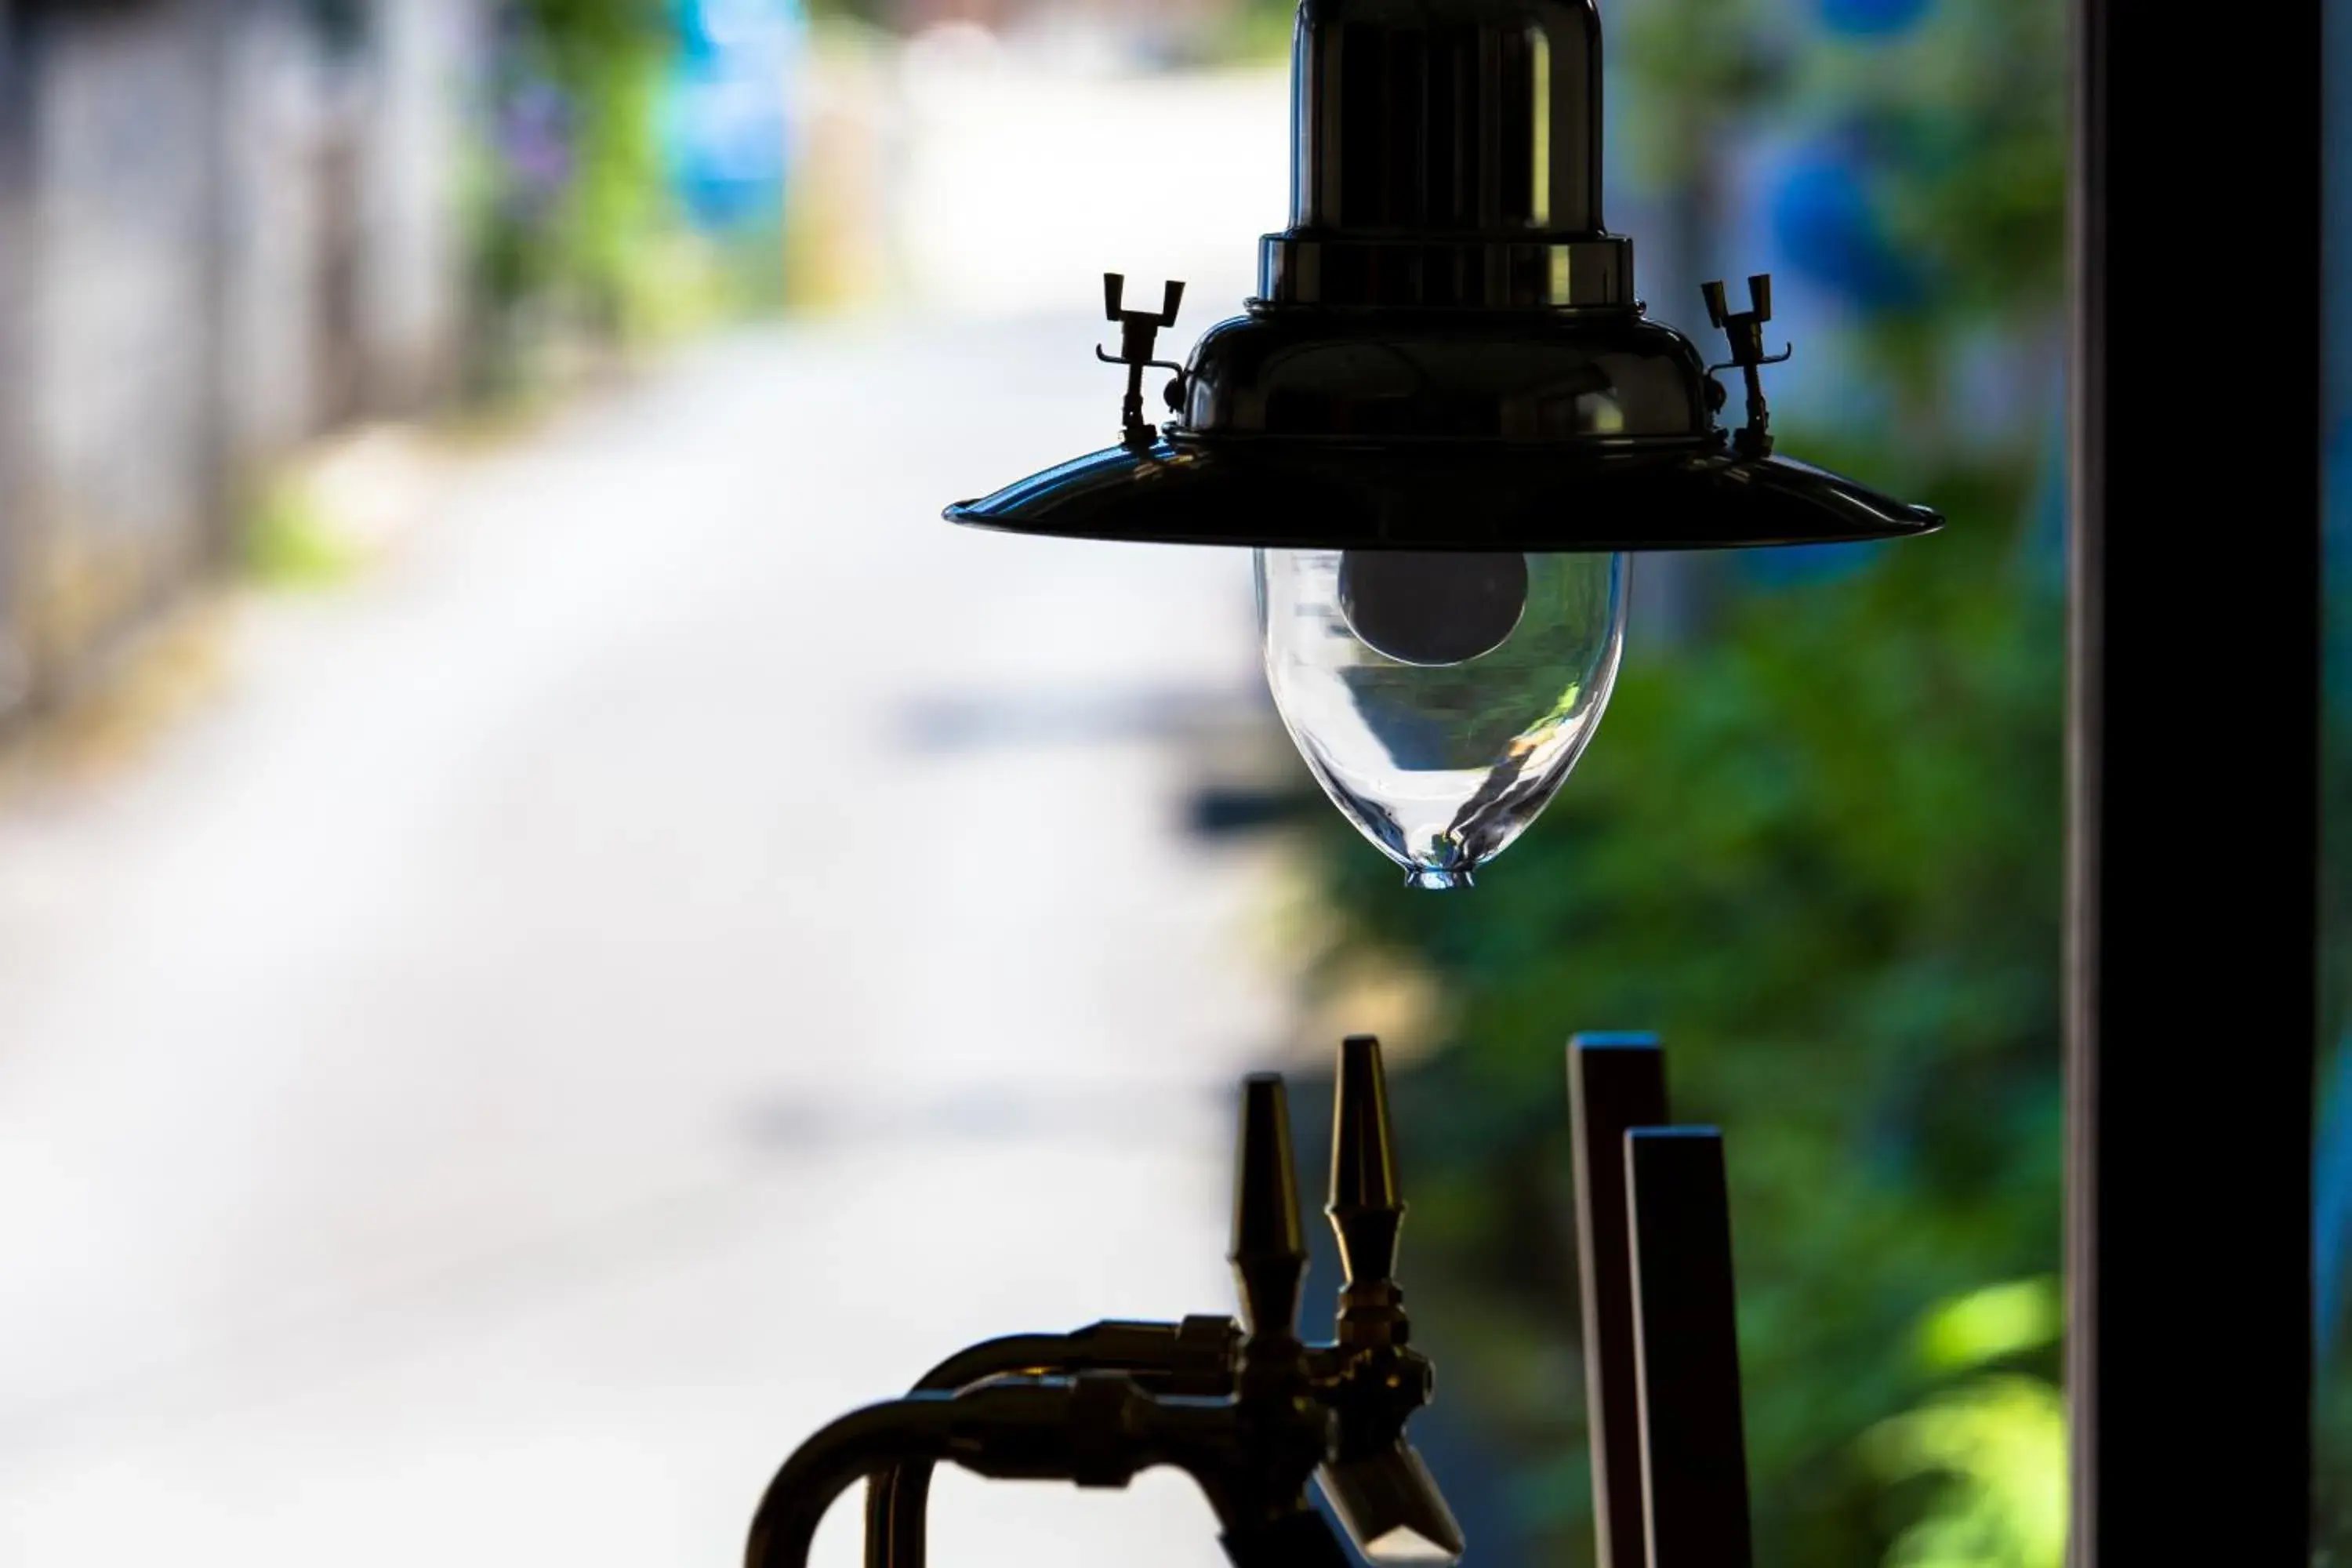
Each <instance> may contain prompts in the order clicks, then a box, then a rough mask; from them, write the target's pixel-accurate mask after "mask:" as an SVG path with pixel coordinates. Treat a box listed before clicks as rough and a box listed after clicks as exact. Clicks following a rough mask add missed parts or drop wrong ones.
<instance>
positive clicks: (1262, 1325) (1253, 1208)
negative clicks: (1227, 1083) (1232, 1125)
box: [1228, 1073, 1307, 1355]
mask: <svg viewBox="0 0 2352 1568" xmlns="http://www.w3.org/2000/svg"><path fill="white" fill-rule="evenodd" d="M1228 1257H1230V1258H1231V1259H1232V1261H1233V1266H1234V1283H1235V1284H1236V1285H1237V1286H1238V1287H1239V1289H1240V1292H1241V1301H1242V1323H1243V1325H1244V1327H1245V1328H1246V1329H1248V1331H1249V1337H1250V1339H1251V1340H1253V1341H1256V1340H1265V1341H1269V1342H1275V1343H1281V1342H1289V1343H1292V1344H1295V1343H1296V1342H1297V1334H1298V1291H1299V1287H1300V1285H1301V1284H1302V1283H1303V1282H1304V1279H1305V1277H1306V1273H1307V1242H1306V1237H1305V1235H1304V1233H1303V1231H1302V1230H1301V1228H1300V1226H1299V1220H1298V1178H1297V1171H1296V1168H1295V1163H1294V1161H1293V1158H1292V1155H1291V1152H1290V1100H1289V1095H1288V1092H1287V1091H1286V1089H1284V1088H1283V1083H1282V1075H1281V1074H1280V1073H1252V1074H1251V1075H1250V1076H1249V1077H1248V1078H1246V1079H1243V1080H1242V1127H1241V1148H1240V1150H1239V1153H1238V1157H1237V1159H1236V1161H1235V1169H1234V1244H1233V1250H1232V1252H1231V1253H1230V1254H1228ZM1246 1353H1247V1346H1246V1344H1245V1345H1244V1355H1246Z"/></svg>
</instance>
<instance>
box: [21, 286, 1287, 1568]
mask: <svg viewBox="0 0 2352 1568" xmlns="http://www.w3.org/2000/svg"><path fill="white" fill-rule="evenodd" d="M1091 330H1092V329H1091V328H1090V327H1089V325H1088V323H1087V322H1086V321H1082V320H1077V319H1076V318H1073V319H1071V320H1069V321H1066V322H1061V323H1055V324H1051V325H1038V324H1029V325H1004V326H972V325H964V326H956V327H947V328H940V329H938V330H936V331H929V332H923V331H916V330H914V329H911V328H905V327H893V328H887V329H886V328H873V329H862V328H825V329H810V330H800V331H774V332H770V333H767V334H764V335H759V336H754V337H751V338H749V339H744V340H739V341H736V342H730V343H726V344H721V345H719V346H716V347H713V348H709V349H706V350H703V351H699V352H698V353H695V354H693V355H690V356H688V358H687V359H686V360H684V361H683V362H682V363H678V364H677V365H674V366H672V367H671V368H669V369H667V370H666V371H664V372H662V373H661V374H658V375H656V376H654V377H652V378H651V379H649V380H648V381H646V382H645V383H643V384H638V385H635V386H633V387H629V388H625V389H622V390H620V391H617V392H614V393H610V394H604V395H598V396H597V397H595V398H593V399H592V400H590V401H589V403H588V404H587V405H584V406H583V407H580V408H577V409H575V410H573V411H572V412H570V413H568V414H566V415H564V416H562V417H560V418H558V419H557V420H556V421H555V422H554V423H553V424H552V425H551V426H550V427H548V428H546V429H545V430H543V431H541V432H539V433H537V434H535V435H533V436H531V437H528V438H527V439H525V440H524V441H522V442H521V443H520V444H519V445H518V446H516V447H513V448H511V449H509V450H507V451H505V452H502V453H495V454H492V455H488V456H486V457H480V458H469V459H467V460H466V462H465V463H464V465H463V466H462V468H461V470H460V471H459V472H458V473H457V476H456V478H455V479H453V480H452V481H451V483H450V488H449V489H447V490H446V492H444V494H443V496H442V499H441V500H440V502H439V503H438V504H436V506H435V507H434V509H433V515H432V516H431V517H430V518H429V519H428V520H427V521H425V523H424V524H422V525H421V526H419V527H418V528H416V529H415V530H414V531H411V532H409V533H408V534H407V535H405V536H404V539H403V540H402V542H400V543H399V544H398V545H397V546H396V547H395V548H394V551H393V552H391V554H390V555H389V556H388V557H387V558H386V559H384V560H383V561H382V562H380V563H377V564H376V565H374V566H373V568H372V569H371V570H369V571H368V572H367V573H366V574H363V575H362V576H361V577H360V578H359V579H357V580H356V581H354V582H352V583H350V584H345V585H342V586H340V587H337V588H334V589H331V590H328V591H323V592H319V593H313V594H310V595H299V596H294V597H280V598H278V599H275V600H273V601H271V602H269V603H267V604H264V605H259V606H258V607H257V608H255V609H254V610H252V611H250V612H249V613H247V614H246V615H245V616H243V617H242V618H241V620H240V623H239V628H238V630H237V632H236V646H235V648H234V650H233V668H232V674H231V677H230V679H228V680H227V681H226V684H225V685H224V687H223V688H222V689H221V690H220V691H219V692H218V693H217V695H215V697H214V698H212V699H211V700H208V701H207V702H205V704H203V705H201V706H200V707H199V708H198V710H196V711H194V713H192V714H189V715H185V716H183V717H182V718H181V719H180V720H178V721H175V723H174V724H173V726H172V727H171V728H170V729H169V731H167V732H166V733H165V734H163V736H162V737H161V738H160V739H159V740H158V741H157V742H156V743H155V745H154V747H153V748H152V752H150V754H148V755H147V756H146V757H145V758H144V759H143V760H142V761H141V762H140V763H138V764H137V765H136V766H134V767H131V768H129V769H127V770H125V771H123V772H121V773H119V774H118V775H117V776H115V777H113V778H111V779H110V780H108V781H106V782H104V783H103V784H100V785H98V786H96V787H94V788H90V789H87V790H82V791H78V792H68V793H66V794H63V795H58V796H55V797H49V798H42V799H37V800H36V801H34V802H33V803H31V804H29V805H18V806H17V807H16V808H15V809H14V810H13V811H12V812H11V813H10V814H8V815H7V816H5V817H0V1562H5V1563H10V1564H26V1565H37V1568H74V1565H80V1564H90V1565H100V1564H103V1565H108V1568H119V1565H121V1564H125V1563H173V1564H180V1565H188V1568H197V1565H209V1564H224V1565H226V1564H235V1565H236V1568H278V1565H281V1564H282V1565H285V1568H294V1565H296V1564H300V1565H303V1568H313V1565H315V1564H319V1563H334V1564H336V1565H337V1568H363V1565H372V1564H379V1563H380V1564H384V1565H387V1568H390V1565H393V1564H398V1565H401V1568H414V1565H415V1564H417V1563H434V1564H445V1565H450V1568H461V1565H482V1568H489V1565H493V1564H495V1565H498V1568H513V1565H517V1564H530V1565H533V1568H538V1565H555V1564H564V1565H568V1568H590V1565H596V1564H607V1563H609V1564H614V1565H619V1564H628V1565H631V1568H655V1565H667V1564H680V1565H684V1564H712V1563H725V1562H728V1561H730V1558H731V1557H733V1556H734V1555H735V1554H736V1553H737V1552H739V1551H740V1535H741V1529H742V1526H743V1524H744V1521H745V1519H746V1517H747V1514H748V1510H749V1509H750V1507H751V1503H752V1501H753V1500H754V1499H755V1498H756V1496H757V1495H758V1492H759V1489H760V1488H761V1485H762V1484H763V1483H764V1481H765V1479H766V1478H767V1476H768V1474H769V1472H770V1470H771V1469H772V1467H773V1466H774V1465H775V1464H776V1463H777V1462H778V1461H779V1460H780V1459H781V1458H782V1457H783V1455H784V1454H785V1453H786V1452H787V1451H788V1450H789V1449H790V1448H791V1447H792V1446H793V1444H794V1443H795V1442H797V1441H798V1440H799V1439H800V1438H801V1437H802V1436H804V1435H805V1434H807V1433H808V1432H810V1431H811V1430H813V1429H814V1427H815V1426H817V1425H819V1424H820V1423H821V1422H823V1421H824V1419H826V1418H827V1417H828V1416H830V1415H833V1414H835V1413H836V1412H838V1411H840V1410H842V1409H844V1408H846V1407H848V1406H850V1405H855V1404H858V1403H862V1402H864V1401H866V1400H869V1399H873V1398H877V1397H880V1396H882V1395H885V1394H887V1393H889V1392H890V1391H891V1390H892V1389H893V1387H894V1386H895V1385H898V1384H903V1383H904V1382H906V1381H907V1380H908V1379H910V1378H912V1377H913V1376H914V1375H915V1374H917V1373H919V1372H920V1371H921V1370H922V1369H923V1368H924V1367H925V1366H926V1365H927V1364H929V1362H930V1361H931V1360H932V1359H934V1358H935V1357H937V1356H939V1355H940V1354H942V1353H944V1352H947V1351H949V1350H951V1349H953V1348H955V1347H956V1346H958V1345H960V1344H961V1343H963V1342H967V1341H969V1340H971V1339H975V1338H979V1337H981V1336H983V1335H985V1334H989V1333H992V1332H997V1331H1007V1330H1013V1329H1020V1328H1030V1327H1047V1326H1057V1325H1065V1324H1075V1323H1076V1322H1080V1321H1087V1320H1090V1319H1092V1318H1094V1317H1097V1316H1107V1315H1149V1316H1160V1315H1167V1314H1172V1313H1177V1312H1181V1311H1185V1310H1202V1309H1213V1308H1218V1307H1222V1306H1223V1305H1224V1304H1225V1303H1226V1302H1227V1301H1228V1300H1229V1299H1230V1298H1229V1286H1228V1284H1227V1282H1226V1279H1225V1275H1224V1270H1223V1261H1222V1253H1223V1236H1222V1226H1223V1216H1222V1215H1221V1212H1220V1209H1221V1205H1222V1203H1223V1187H1224V1183H1225V1181H1226V1179H1227V1177H1226V1171H1225V1166H1224V1163H1223V1162H1224V1159H1225V1157H1226V1156H1225V1151H1226V1141H1227V1138H1228V1131H1227V1127H1226V1124H1225V1120H1224V1118H1225V1114H1226V1112H1225V1100H1224V1099H1223V1096H1224V1093H1225V1091H1226V1089H1227V1087H1228V1086H1229V1085H1230V1082H1231V1080H1232V1076H1233V1075H1234V1073H1236V1072H1238V1071H1240V1070H1242V1069H1243V1068H1245V1067H1246V1066H1249V1065H1252V1064H1253V1063H1254V1062H1255V1061H1256V1060H1258V1059H1260V1058H1262V1057H1263V1055H1264V1054H1265V1052H1266V1051H1268V1050H1269V1049H1270V1048H1271V1047H1273V1045H1274V1043H1275V1042H1276V1041H1277V1040H1278V1039H1279V1037H1280V1036H1281V1034H1282V1026H1281V1023H1280V1009H1279V1008H1278V1006H1277V1005H1276V995H1277V994H1278V984H1277V982H1276V980H1275V979H1274V978H1272V977H1271V975H1270V973H1269V966H1268V965H1267V963H1266V962H1265V959H1264V958H1263V956H1261V955H1260V954H1259V952H1258V948H1259V946H1260V945H1261V944H1258V943H1255V942H1253V940H1252V939H1253V922H1254V921H1256V920H1258V919H1260V918H1261V903H1262V900H1263V897H1264V891H1265V879H1266V877H1267V875H1268V871H1267V866H1266V862H1265V853H1264V851H1262V850H1259V849H1255V848H1251V847H1246V846H1244V847H1230V846H1220V845H1214V844H1210V845H1203V844H1202V843H1200V842H1199V841H1196V840H1191V839H1187V838H1186V837H1183V836H1182V834H1181V826H1180V825H1181V810H1182V804H1183V792H1184V789H1185V786H1186V782H1187V776H1188V769H1189V767H1190V763H1189V762H1188V746H1187V744H1186V743H1185V742H1184V739H1183V737H1182V735H1181V734H1179V733H1171V732H1169V731H1170V725H1169V724H1167V723H1164V722H1160V721H1158V719H1159V718H1164V717H1165V716H1166V715H1168V714H1171V713H1173V714H1177V715H1179V716H1181V715H1182V714H1184V713H1187V712H1193V711H1196V710H1200V709H1201V708H1202V706H1203V705H1204V704H1205V705H1206V706H1207V707H1209V708H1211V709H1213V708H1214V707H1215V706H1216V704H1217V703H1218V702H1220V701H1223V700H1226V699H1227V697H1229V696H1230V697H1231V699H1232V700H1234V701H1236V702H1239V701H1241V700H1244V699H1245V698H1246V694H1247V692H1248V691H1249V689H1250V685H1251V682H1252V681H1253V679H1255V672H1254V667H1253V659H1252V647H1251V640H1250V628H1249V626H1248V614H1249V612H1248V602H1247V586H1246V571H1245V563H1244V561H1243V560H1242V559H1241V558H1239V557H1237V556H1234V555H1231V554H1226V553H1218V552H1177V551H1166V552H1154V551H1150V550H1146V549H1139V548H1134V547H1119V546H1103V545H1059V544H1047V543H1041V542H1031V541H1022V540H1013V539H1007V538H1002V537H995V536H988V535H979V534H972V533H968V532H965V531H961V530H956V529H952V528H950V527H949V526H947V525H946V524H944V523H941V522H940V521H937V511H938V508H939V506H940V503H941V502H942V501H943V500H949V499H951V498H953V497H956V496H960V495H964V494H969V493H972V492H974V491H976V490H980V489H986V488H989V487H990V486H991V485H992V484H993V483H995V482H997V481H1000V480H1002V479H1006V478H1009V477H1012V476H1014V475H1017V474H1020V473H1022V472H1024V471H1026V470H1027V469H1029V468H1034V467H1037V466H1039V465H1040V464H1041V463H1043V462H1045V461H1048V460H1051V459H1055V458H1059V457H1062V456H1065V455H1066V454H1068V453H1069V452H1072V451H1075V450H1079V449H1083V448H1084V447H1088V446H1092V445H1097V444H1100V443H1101V440H1102V439H1103V437H1107V436H1108V434H1109V433H1110V432H1111V430H1112V428H1113V424H1114V419H1115V414H1116V395H1117V388H1116V385H1115V381H1114V378H1113V377H1111V376H1110V375H1109V374H1108V373H1107V372H1103V371H1102V370H1100V368H1099V367H1097V366H1095V365H1094V364H1092V363H1091V362H1090V359H1089V357H1088V355H1087V347H1088V344H1089V342H1090V339H1089V336H1088V333H1089V331H1091ZM1155 716H1158V717H1157V718H1156V717H1155ZM1178 728H1180V729H1181V726H1178ZM936 1512H937V1520H938V1522H937V1524H936V1527H935V1536H934V1539H935V1542H937V1543H938V1545H939V1551H940V1554H941V1555H942V1556H943V1557H944V1558H946V1559H948V1560H949V1561H951V1562H954V1563H1013V1562H1016V1561H1018V1562H1021V1563H1048V1564H1052V1563H1070V1564H1076V1563H1102V1562H1105V1561H1114V1562H1118V1563H1123V1564H1137V1565H1144V1564H1156V1563H1171V1564H1179V1563H1212V1562H1214V1561H1217V1553H1216V1549H1215V1546H1214V1542H1213V1527H1212V1525H1211V1523H1210V1521H1209V1518H1208V1515H1207V1513H1206V1510H1205V1509H1204V1508H1203V1507H1202V1505H1201V1504H1200V1503H1199V1502H1198V1501H1197V1500H1195V1498H1194V1497H1193V1496H1192V1494H1191V1493H1190V1491H1189V1490H1188V1489H1187V1488H1186V1487H1185V1486H1184V1485H1182V1484H1181V1483H1180V1482H1178V1481H1176V1480H1174V1479H1170V1478H1166V1477H1157V1478H1153V1479H1150V1481H1149V1482H1148V1483H1147V1484H1145V1485H1143V1486H1141V1487H1139V1489H1137V1490H1136V1491H1134V1492H1132V1493H1129V1494H1124V1495H1122V1494H1109V1493H1084V1494H1081V1493H1077V1492H1075V1491H1071V1490H1068V1489H1060V1488H1054V1489H1044V1488H1003V1487H998V1488H985V1487H982V1485H981V1484H979V1483H977V1482H970V1481H964V1480H961V1479H948V1480H945V1481H943V1483H942V1486H941V1488H940V1498H939V1501H938V1505H937V1510H936ZM853 1514H854V1510H852V1509H848V1508H844V1509H842V1510H836V1512H835V1516H834V1518H833V1520H832V1521H830V1522H829V1523H828V1525H827V1527H826V1531H825V1534H824V1538H823V1540H822V1541H821V1542H820V1557H821V1558H823V1559H824V1560H827V1561H830V1562H833V1563H845V1562H847V1561H849V1557H850V1553H851V1552H852V1543H853V1541H854V1535H855V1531H854V1528H853V1520H852V1515H853Z"/></svg>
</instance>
